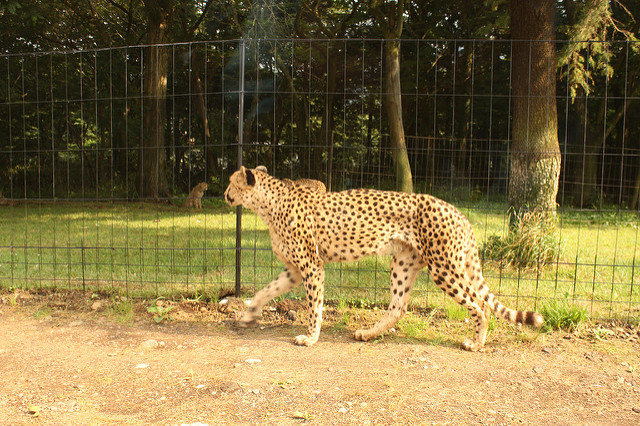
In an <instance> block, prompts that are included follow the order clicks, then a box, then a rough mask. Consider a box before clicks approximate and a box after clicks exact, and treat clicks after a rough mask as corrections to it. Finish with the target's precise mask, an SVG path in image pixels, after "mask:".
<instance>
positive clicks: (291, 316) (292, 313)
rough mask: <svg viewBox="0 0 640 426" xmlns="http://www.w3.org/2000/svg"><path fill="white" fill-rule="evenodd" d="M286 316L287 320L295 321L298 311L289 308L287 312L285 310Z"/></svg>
mask: <svg viewBox="0 0 640 426" xmlns="http://www.w3.org/2000/svg"><path fill="white" fill-rule="evenodd" d="M287 318H288V319H289V321H295V320H297V319H298V312H297V311H294V310H293V309H292V310H290V311H289V312H287Z"/></svg>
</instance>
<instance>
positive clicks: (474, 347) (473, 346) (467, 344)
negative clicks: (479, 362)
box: [462, 339, 482, 352]
mask: <svg viewBox="0 0 640 426" xmlns="http://www.w3.org/2000/svg"><path fill="white" fill-rule="evenodd" d="M462 349H464V350H465V351H470V352H478V351H482V346H481V345H479V344H478V343H476V342H474V341H473V340H471V339H464V342H462Z"/></svg>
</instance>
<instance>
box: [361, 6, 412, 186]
mask: <svg viewBox="0 0 640 426" xmlns="http://www.w3.org/2000/svg"><path fill="white" fill-rule="evenodd" d="M369 8H370V9H371V12H372V13H373V15H374V16H375V17H376V20H377V21H378V25H379V26H380V29H381V30H382V33H383V34H384V38H385V39H386V40H385V44H384V65H385V72H384V99H383V107H384V110H385V113H386V115H387V121H388V122H389V138H390V139H391V153H392V155H393V163H394V165H395V169H396V178H397V181H398V190H400V191H404V192H413V176H412V175H411V164H409V155H408V153H407V145H406V142H405V139H404V124H403V123H402V96H401V93H402V91H401V86H400V37H401V36H402V22H403V20H404V10H405V1H404V0H397V1H396V2H391V3H387V2H386V1H385V0H369Z"/></svg>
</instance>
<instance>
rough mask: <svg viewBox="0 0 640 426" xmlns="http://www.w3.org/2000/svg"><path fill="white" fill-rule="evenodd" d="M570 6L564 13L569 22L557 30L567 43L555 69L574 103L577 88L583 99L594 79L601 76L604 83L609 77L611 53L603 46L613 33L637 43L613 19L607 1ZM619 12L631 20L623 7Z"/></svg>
mask: <svg viewBox="0 0 640 426" xmlns="http://www.w3.org/2000/svg"><path fill="white" fill-rule="evenodd" d="M571 3H572V7H570V8H569V9H568V10H567V11H566V12H567V17H568V20H569V22H567V24H566V25H562V26H560V28H559V30H560V32H561V33H565V34H566V36H567V37H568V38H569V41H570V42H569V43H567V44H566V45H565V47H564V48H563V49H562V50H561V52H560V55H559V58H558V67H559V68H560V69H561V70H562V77H564V78H566V79H567V80H568V84H569V91H570V94H571V98H572V99H575V97H576V96H577V95H578V88H580V89H582V92H583V93H584V94H586V95H589V94H590V93H591V89H592V86H593V84H594V78H595V76H597V75H602V76H604V77H606V78H607V79H608V78H609V77H611V76H613V74H614V71H615V69H614V67H613V64H612V58H613V56H614V54H615V52H613V51H612V50H611V47H610V46H609V44H607V43H604V42H606V41H610V40H612V39H614V38H615V34H616V33H617V34H621V35H622V36H623V38H625V39H627V40H629V41H637V38H636V36H635V35H634V34H633V32H631V31H628V30H626V29H624V28H623V27H621V26H620V23H619V21H617V20H616V19H615V18H614V14H613V10H612V2H610V1H609V0H590V1H586V2H571ZM622 10H623V11H624V12H625V13H626V14H628V15H629V16H631V13H630V12H629V10H628V9H625V8H624V7H623V8H622ZM631 18H632V19H633V17H632V16H631ZM633 48H635V49H637V48H638V47H637V46H633Z"/></svg>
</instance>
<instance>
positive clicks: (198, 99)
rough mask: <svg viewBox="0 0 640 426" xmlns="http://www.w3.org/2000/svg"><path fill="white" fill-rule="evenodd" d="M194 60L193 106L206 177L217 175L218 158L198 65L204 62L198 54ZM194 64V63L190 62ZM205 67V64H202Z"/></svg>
mask: <svg viewBox="0 0 640 426" xmlns="http://www.w3.org/2000/svg"><path fill="white" fill-rule="evenodd" d="M194 58H197V59H198V61H197V64H198V65H192V69H193V74H192V77H193V85H194V87H195V98H194V106H195V110H196V116H197V118H198V127H199V129H200V132H201V134H202V137H203V146H204V150H205V156H206V164H207V176H217V175H218V156H217V155H216V152H215V150H214V149H213V145H214V144H213V141H212V140H211V130H210V129H209V115H208V114H207V102H206V99H205V96H206V93H205V89H204V85H203V82H202V78H201V75H200V69H199V67H200V65H199V64H202V63H203V62H204V60H203V58H201V57H200V55H199V54H194ZM192 62H196V61H192ZM204 66H205V67H206V66H207V64H206V62H205V63H204Z"/></svg>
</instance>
